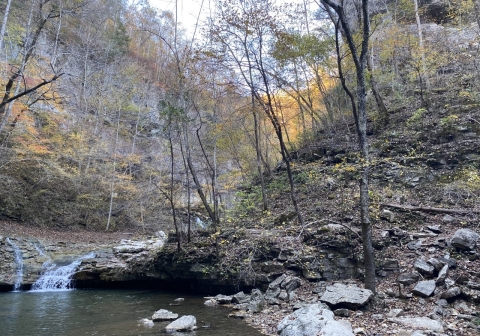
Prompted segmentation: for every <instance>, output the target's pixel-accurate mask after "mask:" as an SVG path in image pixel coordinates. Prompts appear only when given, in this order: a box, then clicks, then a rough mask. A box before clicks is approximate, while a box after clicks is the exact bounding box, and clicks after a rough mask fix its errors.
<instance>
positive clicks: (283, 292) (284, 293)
mask: <svg viewBox="0 0 480 336" xmlns="http://www.w3.org/2000/svg"><path fill="white" fill-rule="evenodd" d="M278 298H279V299H280V300H282V301H287V300H288V294H287V291H286V290H285V289H282V290H281V291H280V294H279V295H278Z"/></svg>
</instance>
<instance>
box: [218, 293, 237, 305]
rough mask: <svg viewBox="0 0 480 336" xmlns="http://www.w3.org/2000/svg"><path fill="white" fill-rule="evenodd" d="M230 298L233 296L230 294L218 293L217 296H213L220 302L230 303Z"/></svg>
mask: <svg viewBox="0 0 480 336" xmlns="http://www.w3.org/2000/svg"><path fill="white" fill-rule="evenodd" d="M232 299H233V296H231V295H223V294H218V295H217V296H215V300H216V301H217V302H218V303H220V304H228V303H231V302H232Z"/></svg>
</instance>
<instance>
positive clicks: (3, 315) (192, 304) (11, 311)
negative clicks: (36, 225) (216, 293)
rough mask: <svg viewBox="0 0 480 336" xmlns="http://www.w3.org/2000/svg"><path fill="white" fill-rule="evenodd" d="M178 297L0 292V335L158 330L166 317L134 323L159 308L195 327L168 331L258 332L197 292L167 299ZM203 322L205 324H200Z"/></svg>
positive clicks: (195, 335) (227, 335)
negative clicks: (179, 300) (187, 317)
mask: <svg viewBox="0 0 480 336" xmlns="http://www.w3.org/2000/svg"><path fill="white" fill-rule="evenodd" d="M178 297H179V295H178V294H173V293H163V292H159V291H150V290H148V291H147V290H145V291H142V290H73V291H65V292H62V291H60V292H55V291H53V292H16V293H14V292H9V293H0V335H2V336H68V335H72V336H80V335H95V336H101V335H108V336H111V335H112V336H113V335H116V336H127V335H128V336H130V335H137V336H140V335H142V336H143V335H145V336H146V335H163V334H166V332H165V330H164V329H165V326H166V325H167V324H168V322H156V323H155V326H154V327H153V328H146V327H144V326H142V325H138V320H140V319H142V318H151V316H152V315H153V313H154V312H155V311H157V310H159V309H168V310H171V311H172V312H174V313H177V314H179V316H181V315H194V316H195V317H196V319H197V326H198V329H197V330H196V331H194V332H189V333H183V334H182V333H177V334H174V335H190V336H220V335H222V336H234V335H235V336H237V335H242V336H259V335H261V334H260V333H259V332H258V331H256V330H255V329H253V328H251V327H249V326H247V325H246V324H245V323H244V322H242V321H240V320H236V319H233V318H229V317H228V314H229V310H228V309H226V308H223V307H206V306H204V304H203V302H204V301H205V300H204V299H203V298H202V297H196V296H182V297H183V298H185V301H183V302H182V303H180V304H179V305H173V304H176V303H175V302H174V300H175V299H176V298H178ZM171 304H172V305H171ZM206 325H209V326H210V327H209V328H202V326H206Z"/></svg>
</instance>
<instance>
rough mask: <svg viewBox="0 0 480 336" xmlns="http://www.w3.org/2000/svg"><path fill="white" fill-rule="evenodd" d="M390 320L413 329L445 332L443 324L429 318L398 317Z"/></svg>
mask: <svg viewBox="0 0 480 336" xmlns="http://www.w3.org/2000/svg"><path fill="white" fill-rule="evenodd" d="M388 320H389V321H390V322H394V323H397V324H400V325H403V326H405V327H408V328H412V329H420V330H431V331H439V332H443V327H442V324H441V323H440V322H439V321H435V320H432V319H430V318H428V317H396V318H390V319H388Z"/></svg>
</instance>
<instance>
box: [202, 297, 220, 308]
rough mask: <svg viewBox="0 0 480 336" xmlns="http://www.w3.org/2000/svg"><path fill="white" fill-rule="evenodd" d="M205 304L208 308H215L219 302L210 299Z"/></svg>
mask: <svg viewBox="0 0 480 336" xmlns="http://www.w3.org/2000/svg"><path fill="white" fill-rule="evenodd" d="M203 304H204V305H205V306H207V307H213V306H216V305H218V302H217V300H215V299H208V300H207V301H205V302H204V303H203Z"/></svg>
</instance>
